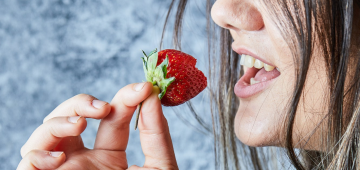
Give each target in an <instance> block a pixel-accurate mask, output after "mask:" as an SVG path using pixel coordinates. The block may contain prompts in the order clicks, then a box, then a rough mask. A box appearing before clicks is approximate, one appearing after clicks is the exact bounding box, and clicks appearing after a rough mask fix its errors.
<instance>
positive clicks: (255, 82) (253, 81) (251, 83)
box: [250, 78, 260, 85]
mask: <svg viewBox="0 0 360 170" xmlns="http://www.w3.org/2000/svg"><path fill="white" fill-rule="evenodd" d="M257 83H260V81H256V80H255V79H254V78H251V79H250V85H253V84H257Z"/></svg>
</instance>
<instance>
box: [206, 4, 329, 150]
mask: <svg viewBox="0 0 360 170" xmlns="http://www.w3.org/2000/svg"><path fill="white" fill-rule="evenodd" d="M271 10H272V9H267V7H266V6H265V5H263V4H261V3H260V2H258V1H256V0H217V1H216V3H215V4H214V6H213V7H212V11H211V15H212V18H213V20H214V21H215V23H216V24H218V25H219V26H221V27H223V28H226V29H228V30H230V33H231V35H232V37H233V39H234V42H233V44H232V48H233V50H234V51H235V52H237V53H238V54H240V55H242V58H243V59H244V61H241V64H244V65H245V66H247V68H246V67H245V69H244V71H245V73H244V75H243V76H242V77H241V78H240V79H239V81H238V82H237V84H236V85H235V88H234V89H235V90H234V91H235V94H236V95H237V96H238V97H239V99H240V107H239V109H238V111H237V114H236V117H235V132H236V136H237V137H238V138H239V139H240V140H241V141H242V142H243V143H245V144H247V145H250V146H284V140H283V136H285V134H284V132H285V130H286V127H284V121H285V119H286V111H287V110H288V104H289V101H290V100H291V98H292V97H293V91H294V88H293V87H294V85H295V84H294V83H295V78H296V77H295V68H296V67H295V62H294V60H293V56H292V49H291V48H290V47H289V46H288V45H287V43H286V40H285V39H284V37H282V34H281V33H282V32H283V31H285V30H284V29H285V28H279V27H277V26H276V24H275V20H274V17H271V16H270V15H269V14H268V12H269V11H271ZM275 18H276V17H275ZM285 38H291V37H285ZM244 54H245V55H248V56H244ZM313 54H314V56H316V57H313V58H315V59H314V60H313V61H311V64H310V68H309V72H308V74H307V79H306V83H305V86H304V87H305V89H304V93H303V95H302V97H301V100H300V103H299V107H298V110H297V114H296V117H295V124H294V131H293V137H294V138H293V142H294V145H295V147H303V148H306V149H314V150H319V149H321V148H320V147H319V146H317V145H316V142H315V141H316V140H318V139H317V138H316V137H317V136H319V134H318V133H319V132H314V129H315V128H316V127H317V126H318V125H319V123H320V122H321V120H322V119H323V118H324V115H325V113H326V110H324V109H323V108H324V106H325V104H326V101H324V99H325V94H327V92H328V89H329V88H327V76H326V70H325V65H324V61H323V60H322V58H323V57H320V56H317V55H316V54H317V48H316V47H315V48H314V50H313ZM319 55H320V53H319ZM243 59H242V60H243ZM257 60H258V61H257ZM263 63H265V64H267V65H268V66H263ZM254 64H255V66H254V67H253V65H254ZM249 67H252V68H249ZM255 67H257V68H260V69H257V68H255ZM243 68H244V67H243ZM278 70H279V71H278ZM319 129H321V128H319ZM313 134H315V135H313ZM310 136H312V137H310ZM305 143H306V146H305Z"/></svg>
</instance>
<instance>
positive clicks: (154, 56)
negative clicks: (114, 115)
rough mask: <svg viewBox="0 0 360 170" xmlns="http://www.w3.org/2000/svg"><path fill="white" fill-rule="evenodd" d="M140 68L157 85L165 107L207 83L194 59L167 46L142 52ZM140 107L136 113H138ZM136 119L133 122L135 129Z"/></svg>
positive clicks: (191, 94)
mask: <svg viewBox="0 0 360 170" xmlns="http://www.w3.org/2000/svg"><path fill="white" fill-rule="evenodd" d="M143 53H144V57H143V58H142V59H143V67H144V72H145V77H146V80H147V81H148V82H151V83H152V84H153V85H154V86H155V85H156V86H158V87H159V88H160V94H159V99H160V100H161V104H162V105H164V106H177V105H180V104H183V103H185V102H186V101H188V100H190V99H192V98H193V97H195V96H196V95H198V94H199V93H200V92H201V91H203V90H204V89H205V87H206V86H207V79H206V77H205V76H204V73H202V72H201V71H200V70H198V69H197V68H196V67H195V65H196V59H195V58H194V57H192V56H191V55H189V54H186V53H183V52H181V51H178V50H173V49H167V50H162V51H159V52H157V50H154V51H153V52H151V53H150V54H149V55H146V54H145V52H143ZM140 107H141V105H140V106H139V109H138V114H139V113H140ZM136 126H137V122H136V124H135V129H136Z"/></svg>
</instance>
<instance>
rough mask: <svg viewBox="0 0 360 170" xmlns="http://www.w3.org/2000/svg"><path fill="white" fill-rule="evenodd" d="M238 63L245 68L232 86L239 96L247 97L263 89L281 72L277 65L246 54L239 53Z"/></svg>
mask: <svg viewBox="0 0 360 170" xmlns="http://www.w3.org/2000/svg"><path fill="white" fill-rule="evenodd" d="M240 65H242V66H243V67H245V68H246V69H244V70H245V73H244V75H243V76H242V77H241V78H240V80H239V81H238V82H237V83H236V85H235V88H234V92H235V94H236V96H238V97H240V98H248V97H251V96H253V95H255V94H257V93H259V92H261V91H263V90H264V89H266V88H267V87H269V86H270V84H271V82H273V81H274V80H275V79H276V78H277V77H279V76H280V74H281V73H280V71H279V69H278V68H277V67H275V66H272V65H270V64H266V63H264V62H263V61H260V60H259V59H255V58H254V57H252V56H250V55H246V54H242V55H241V60H240Z"/></svg>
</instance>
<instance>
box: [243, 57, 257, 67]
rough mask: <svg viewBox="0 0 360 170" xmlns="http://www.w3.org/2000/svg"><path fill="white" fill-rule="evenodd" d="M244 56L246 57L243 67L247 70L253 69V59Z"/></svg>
mask: <svg viewBox="0 0 360 170" xmlns="http://www.w3.org/2000/svg"><path fill="white" fill-rule="evenodd" d="M245 56H246V57H245V62H244V65H245V66H246V67H249V68H251V67H253V66H254V62H255V58H253V57H251V56H249V55H245Z"/></svg>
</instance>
